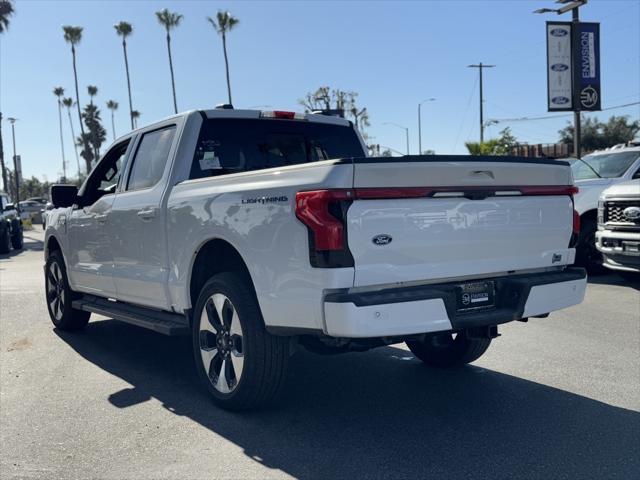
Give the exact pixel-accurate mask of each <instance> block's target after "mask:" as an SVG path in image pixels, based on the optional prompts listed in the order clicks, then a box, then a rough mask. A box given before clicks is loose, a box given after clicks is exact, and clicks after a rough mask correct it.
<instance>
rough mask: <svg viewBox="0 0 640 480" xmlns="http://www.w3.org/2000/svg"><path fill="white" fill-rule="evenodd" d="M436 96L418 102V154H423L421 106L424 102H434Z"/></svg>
mask: <svg viewBox="0 0 640 480" xmlns="http://www.w3.org/2000/svg"><path fill="white" fill-rule="evenodd" d="M434 100H435V98H427V99H426V100H423V101H421V102H420V103H419V104H418V155H422V114H421V113H420V107H421V106H422V104H423V103H426V102H433V101H434Z"/></svg>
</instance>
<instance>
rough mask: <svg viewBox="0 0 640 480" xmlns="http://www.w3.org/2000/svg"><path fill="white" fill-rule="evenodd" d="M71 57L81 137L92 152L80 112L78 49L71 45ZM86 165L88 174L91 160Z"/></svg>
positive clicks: (86, 148)
mask: <svg viewBox="0 0 640 480" xmlns="http://www.w3.org/2000/svg"><path fill="white" fill-rule="evenodd" d="M71 55H72V56H73V78H74V80H75V82H76V105H77V106H78V121H79V122H80V135H81V137H82V142H83V143H84V149H85V150H86V151H87V152H89V151H91V147H90V146H89V145H88V142H87V139H86V137H85V135H84V126H83V125H82V112H81V111H80V91H79V90H78V70H77V68H76V47H74V46H73V45H71ZM85 163H86V167H87V173H89V172H90V171H91V160H90V159H88V158H85Z"/></svg>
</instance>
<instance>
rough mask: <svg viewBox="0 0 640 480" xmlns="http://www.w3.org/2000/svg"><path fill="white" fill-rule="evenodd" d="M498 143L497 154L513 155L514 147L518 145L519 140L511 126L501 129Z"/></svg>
mask: <svg viewBox="0 0 640 480" xmlns="http://www.w3.org/2000/svg"><path fill="white" fill-rule="evenodd" d="M497 140H498V144H497V145H496V148H495V152H494V154H495V155H511V152H512V151H513V149H514V148H515V147H516V145H518V140H517V139H516V137H515V136H514V135H513V134H512V133H511V129H510V128H509V127H507V128H505V129H503V130H501V131H500V136H499V137H498V138H497Z"/></svg>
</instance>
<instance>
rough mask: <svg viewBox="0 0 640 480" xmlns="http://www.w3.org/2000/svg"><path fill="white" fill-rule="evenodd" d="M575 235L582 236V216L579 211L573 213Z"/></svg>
mask: <svg viewBox="0 0 640 480" xmlns="http://www.w3.org/2000/svg"><path fill="white" fill-rule="evenodd" d="M573 233H574V235H578V234H580V214H579V213H578V211H577V210H574V211H573Z"/></svg>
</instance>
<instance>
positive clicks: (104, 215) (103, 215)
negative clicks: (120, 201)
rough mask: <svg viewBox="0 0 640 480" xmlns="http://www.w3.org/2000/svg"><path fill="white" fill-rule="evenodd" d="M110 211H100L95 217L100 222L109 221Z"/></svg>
mask: <svg viewBox="0 0 640 480" xmlns="http://www.w3.org/2000/svg"><path fill="white" fill-rule="evenodd" d="M108 216H109V214H108V213H99V214H97V215H96V216H95V217H94V218H95V219H96V221H97V222H98V223H105V222H106V221H107V217H108Z"/></svg>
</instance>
